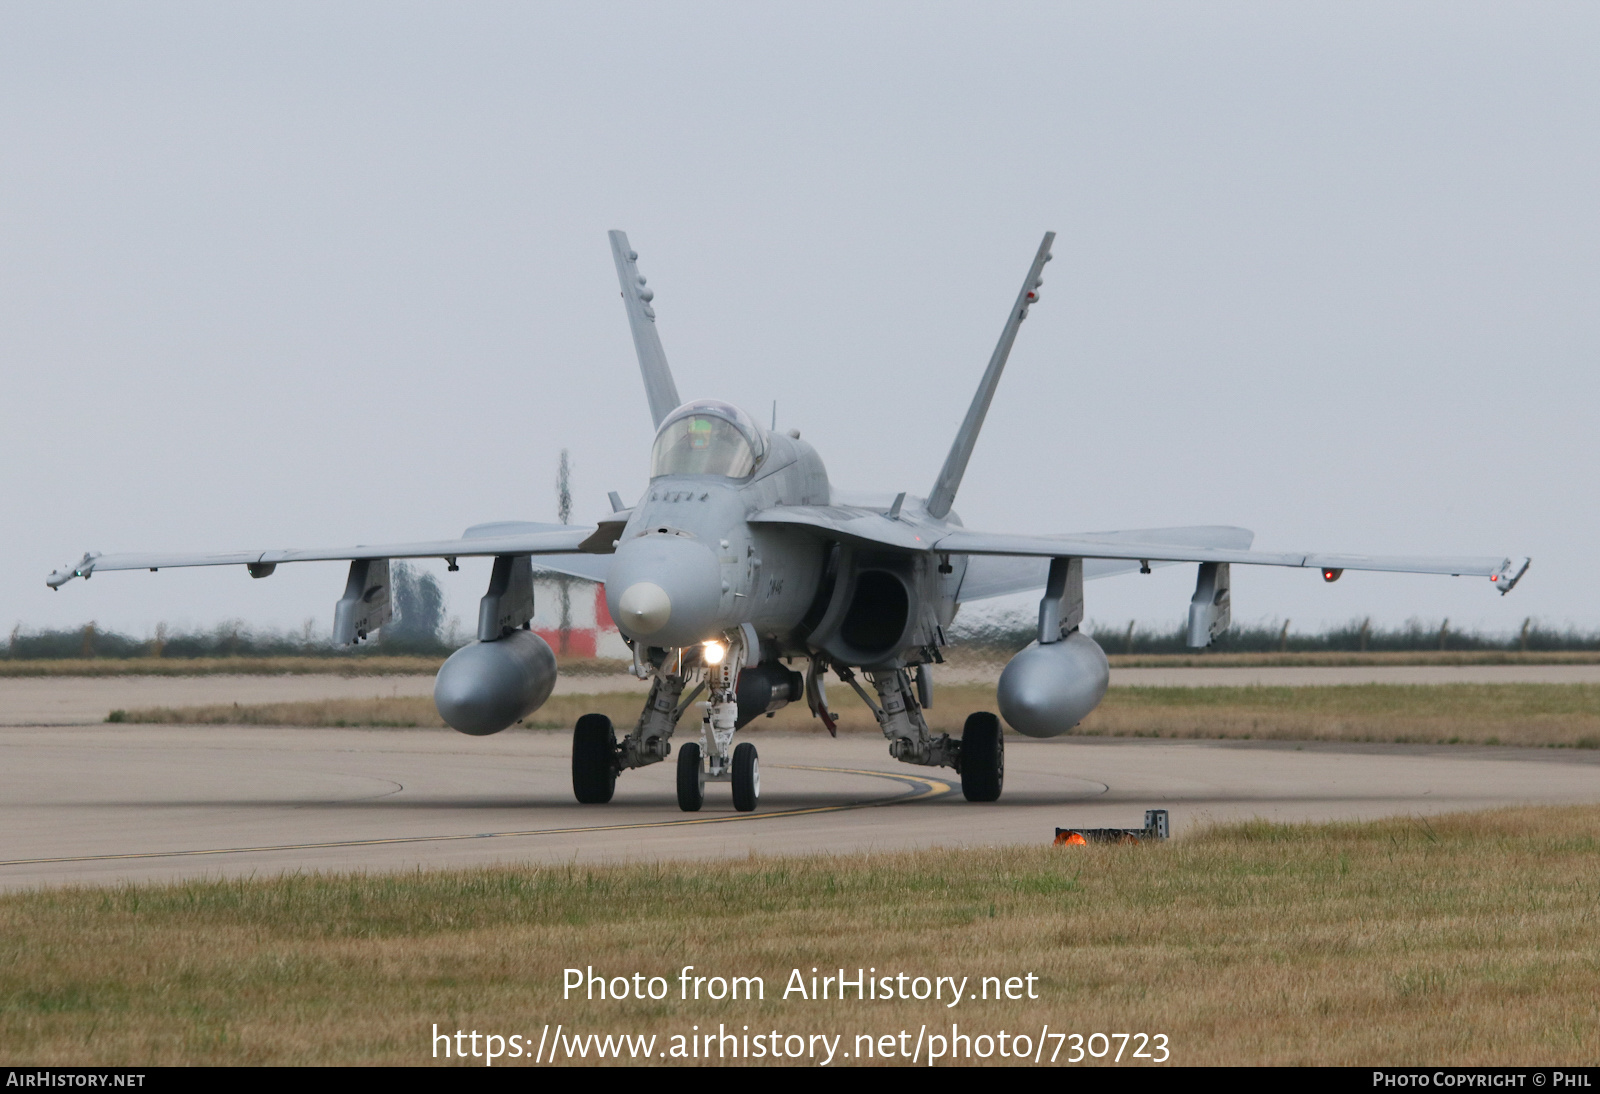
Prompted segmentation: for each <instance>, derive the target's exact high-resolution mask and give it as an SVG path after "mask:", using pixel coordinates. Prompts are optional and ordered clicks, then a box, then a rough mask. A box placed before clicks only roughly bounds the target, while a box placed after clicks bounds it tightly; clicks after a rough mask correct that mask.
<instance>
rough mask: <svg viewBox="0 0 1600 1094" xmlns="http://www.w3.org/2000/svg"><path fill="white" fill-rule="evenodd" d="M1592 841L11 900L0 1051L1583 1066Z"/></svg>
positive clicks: (1404, 827)
mask: <svg viewBox="0 0 1600 1094" xmlns="http://www.w3.org/2000/svg"><path fill="white" fill-rule="evenodd" d="M1597 832H1600V809H1597V808H1595V807H1580V808H1546V809H1518V810H1509V811H1501V812H1495V813H1483V814H1464V815H1456V816H1449V817H1435V818H1432V819H1407V818H1400V819H1395V820H1391V821H1385V822H1377V823H1366V824H1334V825H1322V826H1299V825H1296V826H1288V825H1274V824H1267V823H1264V822H1257V823H1249V824H1242V825H1234V826H1229V827H1223V828H1218V829H1213V830H1211V831H1207V832H1202V833H1199V834H1196V835H1193V836H1191V837H1188V838H1183V839H1179V840H1175V841H1173V842H1172V843H1169V844H1165V845H1146V846H1142V847H1116V846H1107V847H1087V848H1070V849H1065V848H1064V849H1055V848H1051V847H1044V846H1042V847H1038V848H996V849H988V850H985V851H984V852H983V853H981V854H976V853H968V852H955V853H952V852H951V851H946V850H928V851H923V852H914V853H901V854H889V855H865V854H863V855H850V856H840V857H823V856H819V857H809V858H788V859H784V858H771V859H763V858H752V859H750V860H748V861H735V862H713V863H689V864H686V863H670V864H668V863H662V864H647V865H629V866H612V867H582V868H580V867H575V866H567V867H556V868H520V869H518V868H503V869H488V870H475V871H458V872H448V873H445V872H429V873H415V874H409V875H398V876H315V875H313V876H299V877H290V878H284V879H273V880H259V879H257V880H234V881H213V882H200V881H196V882H186V883H181V884H173V885H147V886H129V887H123V888H116V889H94V888H84V889H67V890H53V891H42V892H35V893H24V894H17V895H11V896H7V897H3V898H0V954H3V960H0V1041H3V1043H4V1044H5V1045H6V1049H7V1056H8V1058H9V1059H10V1060H11V1061H13V1062H26V1063H29V1064H101V1065H104V1064H121V1065H128V1064H235V1063H248V1064H307V1063H380V1064H419V1063H429V1062H432V1056H431V1048H430V1044H431V1042H430V1039H429V1034H430V1032H431V1028H432V1025H433V1024H434V1023H438V1024H439V1026H441V1027H442V1028H444V1029H447V1030H449V1031H454V1030H456V1029H458V1028H460V1029H464V1030H469V1031H470V1030H477V1031H480V1032H491V1031H493V1032H499V1033H502V1034H511V1033H516V1034H520V1035H522V1036H524V1037H526V1036H527V1035H529V1034H532V1035H533V1038H534V1040H537V1038H538V1034H539V1031H540V1028H541V1027H542V1026H543V1024H544V1023H545V1022H549V1023H550V1024H551V1025H552V1026H553V1025H554V1024H555V1023H557V1022H560V1023H562V1024H563V1026H564V1028H565V1030H566V1031H567V1032H568V1033H573V1032H577V1033H588V1032H617V1033H621V1032H627V1033H642V1034H652V1033H653V1034H656V1035H658V1036H659V1037H661V1038H662V1039H663V1040H665V1039H666V1038H667V1037H670V1036H671V1035H672V1034H675V1033H689V1032H690V1028H691V1026H694V1025H698V1026H699V1027H700V1029H701V1030H702V1031H703V1030H705V1029H707V1028H708V1027H709V1028H711V1029H715V1028H716V1027H717V1025H718V1024H719V1023H726V1024H727V1025H729V1026H732V1027H733V1028H734V1029H735V1030H737V1029H739V1027H741V1026H746V1025H748V1026H749V1027H750V1028H751V1030H752V1032H755V1031H765V1030H773V1029H776V1030H779V1031H781V1032H783V1033H810V1032H827V1033H843V1034H845V1035H846V1037H845V1040H844V1042H843V1045H842V1047H843V1048H844V1049H846V1050H851V1049H852V1048H853V1037H854V1035H855V1034H857V1033H869V1034H875V1035H881V1034H895V1033H898V1032H899V1031H900V1030H903V1029H904V1030H909V1031H911V1034H912V1037H913V1038H914V1037H915V1035H916V1031H917V1030H918V1028H919V1027H920V1026H921V1025H922V1024H924V1023H926V1024H927V1025H928V1027H929V1029H930V1031H939V1030H942V1029H944V1028H945V1027H946V1026H947V1024H948V1023H950V1022H952V1021H953V1022H958V1023H960V1026H961V1029H962V1031H963V1032H965V1033H968V1034H976V1033H982V1032H989V1033H993V1032H995V1031H997V1030H999V1029H1006V1030H1009V1031H1011V1032H1012V1033H1016V1032H1019V1031H1021V1032H1028V1031H1035V1032H1036V1031H1037V1030H1038V1029H1039V1027H1040V1026H1042V1025H1043V1024H1045V1023H1049V1024H1050V1026H1051V1027H1052V1029H1056V1030H1062V1031H1078V1032H1081V1033H1085V1034H1087V1033H1090V1032H1094V1031H1097V1030H1099V1031H1105V1032H1117V1031H1144V1032H1147V1033H1157V1032H1159V1033H1164V1034H1166V1035H1167V1037H1168V1038H1169V1041H1170V1044H1171V1048H1172V1062H1174V1063H1179V1064H1241V1063H1268V1064H1347V1065H1348V1064H1360V1065H1365V1066H1372V1065H1380V1064H1388V1065H1400V1064H1417V1065H1421V1064H1427V1065H1442V1064H1456V1065H1467V1064H1494V1065H1512V1064H1540V1065H1559V1064H1592V1063H1593V1062H1594V1060H1595V1059H1596V1057H1597V1056H1600V1003H1597V1001H1596V996H1595V990H1594V988H1595V984H1596V982H1597V977H1600V953H1597V951H1596V948H1595V945H1594V939H1595V933H1596V930H1597V929H1600V910H1597V907H1596V902H1595V898H1594V894H1595V892H1596V889H1597V887H1600V842H1597V840H1596V834H1597ZM908 907H915V909H916V914H915V915H907V914H905V913H906V909H907V908H908ZM685 964H692V965H695V966H696V967H697V971H698V972H700V973H702V974H706V975H714V974H722V975H725V976H731V975H735V974H737V975H743V976H751V975H756V976H761V977H763V978H764V980H765V984H766V998H765V1001H763V1002H750V1003H746V1002H742V1001H741V1002H738V1003H733V1002H725V1003H715V1002H704V1001H703V1002H699V1003H695V1002H689V1003H685V1002H681V1001H678V1000H677V999H676V997H675V996H676V986H677V974H678V970H679V968H680V967H681V966H683V965H685ZM588 965H593V966H595V967H596V969H597V971H603V972H605V973H607V974H611V975H631V974H633V973H635V972H640V973H643V974H645V975H646V976H650V975H660V976H663V977H666V978H669V980H670V982H671V984H672V985H673V989H674V992H673V996H670V997H669V998H668V999H667V1000H666V1001H663V1002H617V1001H606V1002H601V1001H593V1002H589V1001H583V1000H579V999H575V1000H572V1001H567V1002H563V1001H562V999H561V983H562V970H563V969H564V968H566V967H569V966H572V967H580V968H581V967H584V966H588ZM813 967H816V968H817V969H819V970H824V971H831V970H835V969H838V968H840V967H843V968H846V969H850V970H854V969H857V968H861V967H870V968H875V969H877V970H878V972H879V973H880V974H883V973H890V974H893V973H898V972H900V971H905V972H907V973H908V974H912V975H928V976H933V975H946V974H950V975H955V976H957V977H961V976H970V977H972V978H973V984H974V985H976V983H977V980H978V978H980V977H982V976H986V975H999V976H1013V975H1017V976H1021V975H1025V974H1027V973H1034V974H1037V976H1038V977H1039V980H1038V991H1039V998H1038V1000H1036V1001H1031V1002H1030V1001H1026V1000H1024V1001H1019V1002H996V1001H989V1002H984V1001H981V1000H980V1001H972V1000H968V1001H964V1002H963V1003H962V1004H961V1005H960V1006H959V1007H957V1008H956V1009H954V1010H949V1009H946V1008H945V1007H943V1006H940V1005H938V1004H934V1003H932V1002H924V1003H917V1002H891V1003H885V1002H872V1001H867V1002H858V1001H855V1000H849V1001H845V1002H839V1001H837V1000H834V1001H829V1002H802V1001H800V1000H798V999H791V1000H789V1001H784V1000H783V999H782V998H781V994H782V986H783V985H784V984H785V982H786V980H787V978H788V976H789V973H790V970H791V969H794V968H800V969H802V970H803V972H804V974H805V975H807V976H809V973H810V970H811V969H812V968H813ZM663 1047H664V1046H663ZM1046 1058H1048V1052H1047V1053H1046ZM853 1060H854V1054H853V1053H852V1061H853ZM652 1062H662V1061H652ZM991 1062H998V1061H993V1060H992V1061H991Z"/></svg>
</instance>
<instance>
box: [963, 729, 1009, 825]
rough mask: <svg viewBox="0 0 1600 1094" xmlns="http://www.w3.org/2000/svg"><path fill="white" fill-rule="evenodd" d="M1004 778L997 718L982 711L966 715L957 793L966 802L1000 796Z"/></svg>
mask: <svg viewBox="0 0 1600 1094" xmlns="http://www.w3.org/2000/svg"><path fill="white" fill-rule="evenodd" d="M1005 781H1006V739H1005V735H1004V734H1002V733H1001V732H1000V719H999V718H997V717H995V716H994V715H993V714H990V713H989V712H988V711H986V710H980V711H979V712H978V713H976V714H971V715H968V716H967V724H966V726H965V728H963V729H962V730H961V793H962V794H963V795H964V796H965V797H966V799H967V800H968V801H969V802H992V801H998V800H999V798H1000V790H1001V788H1002V787H1003V786H1004V785H1005Z"/></svg>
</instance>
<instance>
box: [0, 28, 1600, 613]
mask: <svg viewBox="0 0 1600 1094" xmlns="http://www.w3.org/2000/svg"><path fill="white" fill-rule="evenodd" d="M1596 56H1600V8H1596V7H1595V6H1594V5H1592V4H1571V5H1560V4H1518V5H1471V4H1462V3H1450V4H1410V5H1401V4H1393V3H1382V4H1352V3H1338V4H1324V5H1312V4H1293V5H1288V4H1278V3H1272V4H1242V5H1241V4H1211V5H1194V4H1190V5H1176V4H1173V5H1140V4H1132V3H1115V4H1103V5H1037V4H1018V5H1011V6H1002V5H998V4H982V5H976V4H974V5H944V6H930V5H927V4H905V5H890V4H879V5H871V6H868V5H859V4H845V5H833V6H827V5H816V4H813V5H789V6H784V7H781V8H780V7H777V6H772V5H748V4H729V5H686V4H675V5H661V4H646V5H608V6H604V7H601V6H598V5H589V6H578V5H572V6H541V5H532V4H511V5H491V4H437V5H402V4H394V3H383V4H371V5H361V4H326V3H318V4H303V5H294V4H283V3H273V4H258V5H249V4H229V5H214V4H190V5H175V4H145V5H137V6H134V5H123V6H120V7H111V6H109V5H57V4H51V5H37V4H27V5H21V4H9V5H4V6H0V97H3V102H4V104H5V107H4V109H3V110H0V361H3V367H4V369H5V376H6V377H7V385H6V391H7V397H6V398H5V400H4V402H3V410H0V412H3V414H4V419H3V422H0V443H3V444H4V446H5V449H4V451H5V457H6V466H7V468H8V469H9V472H10V475H9V488H8V490H7V491H6V492H5V494H4V505H3V509H0V517H3V520H4V528H5V535H4V537H3V540H0V575H5V576H4V577H3V583H0V594H3V595H0V619H10V620H13V621H20V622H23V623H26V624H32V625H41V626H62V625H73V624H78V623H81V622H84V621H86V620H88V619H91V618H92V619H97V620H99V621H100V623H101V625H103V626H114V627H118V628H123V629H129V630H133V631H135V632H140V631H145V630H148V629H149V628H151V627H153V626H154V624H155V623H156V622H157V621H159V620H167V621H169V622H171V623H174V624H190V625H193V624H209V623H212V622H215V621H217V620H220V619H223V618H231V617H241V618H244V619H247V620H249V621H252V622H255V623H261V624H268V625H276V626H286V625H289V626H292V625H297V624H298V623H300V622H301V621H303V620H305V619H306V618H308V617H313V616H314V617H316V619H317V620H318V621H319V622H318V625H319V627H323V628H326V626H327V625H328V620H329V619H330V617H331V612H332V604H333V601H334V600H335V599H336V598H337V596H338V594H339V592H340V591H341V589H342V583H343V567H342V566H341V565H340V564H308V565H305V566H298V567H285V568H284V569H282V570H280V571H279V572H278V574H277V575H275V576H274V577H272V578H271V579H270V580H267V581H251V580H250V579H248V578H247V577H246V576H245V575H244V573H243V571H242V570H239V569H229V570H225V571H217V572H200V571H171V572H164V573H161V574H159V575H151V574H104V575H101V576H100V577H99V578H98V579H96V580H94V581H92V582H90V583H89V584H88V585H87V586H85V585H83V584H80V583H74V584H73V585H71V586H68V587H67V588H66V589H63V590H62V591H61V592H60V593H51V592H50V591H49V590H48V589H46V588H45V586H44V577H45V574H46V573H47V572H48V571H49V570H50V569H51V568H52V567H54V566H58V565H60V564H61V563H63V562H67V561H70V560H72V559H75V558H76V557H77V555H78V554H79V553H80V552H81V551H82V550H83V549H85V548H95V549H99V550H126V549H139V548H152V549H154V548H179V549H207V548H217V549H229V548H236V547H245V546H280V545H319V544H340V543H347V542H377V541H382V540H387V539H412V538H424V537H427V538H432V537H435V536H440V535H450V534H455V533H457V532H459V531H460V530H461V529H462V528H464V527H465V526H466V525H468V524H471V523H476V522H479V521H485V520H496V519H553V514H554V510H555V491H554V477H555V468H556V461H557V453H558V452H559V450H560V449H561V448H563V447H567V448H570V449H571V450H572V453H573V461H574V468H575V472H574V485H575V505H574V512H575V518H576V519H580V520H588V519H593V518H594V517H595V516H597V515H599V514H600V513H602V512H604V511H606V509H607V506H606V503H605V494H606V491H608V490H613V489H614V490H618V491H620V492H621V493H622V494H623V495H624V496H625V497H627V498H629V500H631V499H632V498H633V497H634V496H636V495H637V493H638V492H639V490H640V489H641V487H642V486H643V485H644V476H645V471H646V455H647V452H648V446H649V441H650V429H649V416H648V413H647V410H646V406H645V400H644V395H643V392H642V390H641V387H640V383H639V380H638V376H637V370H636V366H635V364H634V360H633V353H632V347H631V343H630V341H629V337H628V331H627V326H626V322H625V319H624V316H623V310H622V305H621V302H620V301H619V300H618V298H617V291H616V285H615V281H614V277H615V275H614V273H613V270H612V267H611V259H610V255H609V252H608V249H607V246H606V240H605V232H606V230H607V229H608V228H622V229H624V230H626V231H627V232H628V233H629V234H630V236H631V238H632V241H633V243H634V246H635V247H636V248H637V249H638V251H639V253H640V266H641V268H642V269H643V270H644V272H645V273H646V274H647V275H648V276H649V277H650V279H651V285H652V287H653V288H655V289H656V291H657V298H656V307H657V310H658V312H659V314H660V330H661V334H662V337H663V340H664V342H665V345H666V349H667V354H668V356H669V358H670V359H671V361H672V363H673V367H674V370H675V372H676V374H677V380H678V386H679V389H680V391H681V392H682V393H683V395H684V396H685V397H686V398H690V397H696V396H708V395H714V396H719V397H722V398H727V399H731V400H732V401H735V402H737V403H740V404H741V405H743V406H745V407H746V408H747V409H749V410H750V411H751V413H753V414H755V415H756V416H757V417H760V418H763V419H764V418H765V417H766V416H767V414H768V413H770V405H771V400H772V399H774V398H776V399H778V400H779V424H780V425H783V426H797V427H799V428H801V429H802V430H803V431H804V433H805V436H806V438H807V439H808V440H810V441H812V442H813V443H815V444H816V445H817V447H818V449H819V451H820V452H821V454H822V456H823V458H824V460H825V461H826V462H827V464H828V467H829V471H830V474H831V475H832V477H833V480H834V482H835V484H836V485H837V486H840V487H843V488H847V489H881V490H889V491H897V490H902V489H904V490H910V491H913V492H915V493H925V492H926V491H927V489H928V488H929V487H930V486H931V484H932V480H933V477H934V474H935V473H936V471H937V469H938V466H939V463H940V461H941V460H942V458H943V456H944V453H945V451H946V449H947V448H948V446H949V442H950V438H951V435H952V434H953V432H954V429H955V427H956V425H957V423H958V422H959V420H960V417H961V414H962V412H963V411H964V409H965V405H966V403H967V401H968V399H969V398H970V396H971V392H972V389H973V387H974V385H975V384H976V381H977V378H978V375H979V373H980V371H981V369H982V366H983V363H984V361H985V359H986V357H987V355H988V353H989V351H990V349H991V347H992V345H993V341H994V338H995V337H996V335H997V334H998V333H999V328H1000V325H1001V322H1002V320H1003V318H1004V311H1005V308H1006V307H1007V306H1008V304H1009V302H1010V300H1011V298H1012V296H1013V295H1014V293H1015V292H1016V288H1017V284H1018V283H1019V281H1020V279H1021V277H1022V274H1023V272H1024V271H1025V269H1026V266H1027V262H1028V259H1029V257H1030V256H1031V254H1032V251H1033V248H1034V247H1035V246H1036V245H1037V243H1038V239H1039V236H1040V234H1041V233H1042V232H1043V231H1044V230H1045V229H1047V228H1048V229H1054V230H1056V231H1057V232H1059V233H1060V237H1059V239H1058V242H1057V245H1056V248H1055V254H1056V261H1055V262H1053V263H1052V264H1051V266H1050V267H1049V268H1048V270H1047V272H1046V284H1045V287H1044V289H1043V292H1042V297H1043V299H1042V303H1041V304H1040V306H1038V307H1037V308H1035V309H1034V311H1033V313H1032V317H1031V318H1030V319H1029V321H1028V323H1027V324H1026V325H1025V327H1024V328H1023V331H1022V334H1021V336H1020V338H1019V340H1018V344H1017V350H1016V352H1015V354H1014V355H1013V357H1012V361H1011V365H1010V367H1009V369H1008V371H1007V375H1006V378H1005V382H1004V383H1003V384H1002V386H1001V388H1000V392H999V395H998V397H997V399H996V401H995V404H994V408H993V410H992V412H991V414H990V417H989V422H988V426H987V428H986V430H985V433H984V436H983V438H982V440H981V441H980V443H979V446H978V449H977V453H976V456H975V458H974V460H973V462H972V466H971V469H970V471H969V473H968V476H967V479H966V482H965V484H964V487H963V489H962V492H961V494H960V495H959V496H958V498H957V501H956V507H957V509H958V511H959V512H960V513H961V514H962V516H963V518H964V519H965V520H966V522H967V523H968V525H969V526H975V527H987V528H993V529H996V530H1009V531H1078V530H1093V529H1102V528H1130V527H1141V526H1150V525H1159V524H1179V523H1231V524H1241V525H1244V526H1246V527H1250V528H1253V529H1254V530H1255V531H1256V534H1257V539H1256V543H1257V545H1258V546H1260V547H1263V548H1268V549H1274V548H1281V549H1293V548H1308V549H1326V550H1354V551H1371V552H1394V553H1425V552H1438V553H1446V554H1478V553H1482V554H1492V553H1501V552H1508V553H1510V552H1515V553H1526V554H1531V555H1533V556H1534V557H1535V567H1534V569H1533V570H1532V571H1530V574H1529V577H1528V578H1527V580H1526V582H1525V583H1524V584H1523V586H1522V587H1520V588H1519V589H1518V590H1517V591H1516V592H1515V593H1514V594H1513V595H1512V596H1510V597H1508V598H1506V599H1505V600H1504V601H1502V600H1501V598H1500V597H1499V596H1497V595H1495V594H1494V593H1493V592H1492V591H1491V590H1490V588H1489V587H1488V585H1487V583H1486V582H1479V581H1471V582H1469V581H1468V580H1467V579H1459V580H1452V579H1449V578H1429V577H1388V576H1382V575H1357V574H1351V575H1348V576H1346V577H1345V579H1344V580H1343V581H1341V582H1339V583H1338V584H1336V585H1332V586H1325V585H1324V584H1323V583H1322V582H1320V581H1319V580H1317V579H1316V578H1315V576H1314V575H1311V574H1307V573H1300V572H1278V571H1264V570H1245V571H1241V572H1240V573H1238V574H1236V575H1235V579H1234V603H1235V616H1236V618H1238V619H1243V620H1250V619H1258V618H1263V617H1268V616H1280V617H1281V616H1285V615H1287V616H1291V617H1293V618H1294V619H1295V620H1296V625H1297V626H1300V625H1302V624H1304V625H1312V624H1314V623H1316V622H1318V621H1322V620H1329V621H1340V620H1345V619H1349V618H1352V617H1358V616H1364V615H1371V616H1373V617H1374V618H1375V619H1376V620H1378V621H1380V622H1383V623H1398V622H1400V621H1403V620H1405V619H1406V618H1408V617H1412V616H1421V617H1427V618H1432V619H1437V618H1438V617H1440V616H1446V615H1447V616H1450V617H1451V618H1452V620H1454V621H1455V622H1456V623H1458V624H1460V625H1464V626H1473V625H1477V626H1482V627H1487V628H1495V629H1509V628H1512V627H1514V626H1516V625H1517V624H1519V623H1520V621H1521V619H1522V618H1523V617H1524V616H1525V615H1529V614H1531V615H1534V616H1537V617H1540V618H1543V619H1546V620H1548V621H1551V622H1555V623H1562V622H1567V621H1570V622H1573V623H1576V624H1578V625H1580V626H1583V627H1586V628H1592V627H1595V626H1600V582H1597V581H1596V578H1595V576H1594V570H1595V564H1594V563H1593V561H1592V560H1591V558H1590V557H1589V556H1590V554H1591V553H1592V547H1593V545H1594V544H1595V543H1597V542H1600V519H1597V517H1596V515H1595V506H1594V504H1593V494H1594V487H1593V485H1592V484H1593V481H1594V469H1595V462H1596V461H1595V456H1594V443H1595V442H1594V439H1593V438H1594V432H1595V430H1594V427H1593V419H1594V417H1595V404H1596V399H1595V395H1596V386H1597V385H1596V382H1595V379H1594V374H1595V367H1596V362H1597V356H1600V355H1597V350H1600V308H1597V306H1596V288H1597V281H1600V277H1597V267H1596V258H1597V251H1600V232H1597V229H1600V202H1597V201H1596V192H1597V183H1600V125H1597V124H1596V123H1597V118H1596V112H1597V110H1596V108H1597V103H1600V96H1597V92H1600V66H1596V64H1595V63H1594V58H1595V57H1596ZM440 569H441V570H442V566H441V567H440ZM486 575H487V567H486V565H483V566H472V565H465V566H464V567H463V572H462V573H460V574H452V575H448V579H447V581H446V589H447V593H448V595H449V597H450V603H451V610H452V611H453V612H456V613H457V614H461V615H463V616H471V615H472V614H473V609H472V604H473V601H475V600H476V598H477V597H478V596H480V595H481V594H482V591H483V584H484V581H485V579H486ZM1192 580H1193V576H1192V572H1191V571H1190V569H1189V568H1183V569H1182V570H1174V571H1167V572H1163V573H1158V574H1157V575H1154V576H1152V577H1145V578H1139V577H1132V578H1120V579H1115V580H1112V581H1106V582H1099V583H1096V584H1095V585H1093V586H1092V587H1091V590H1090V593H1089V614H1090V615H1091V616H1092V617H1094V618H1096V619H1101V620H1106V621H1113V620H1119V619H1120V620H1126V619H1128V618H1131V617H1138V618H1140V619H1146V620H1151V621H1155V620H1166V619H1171V620H1176V619H1177V618H1178V617H1179V616H1180V615H1181V614H1182V612H1183V611H1184V608H1185V601H1186V599H1187V596H1188V593H1189V587H1190V585H1191V584H1192Z"/></svg>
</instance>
